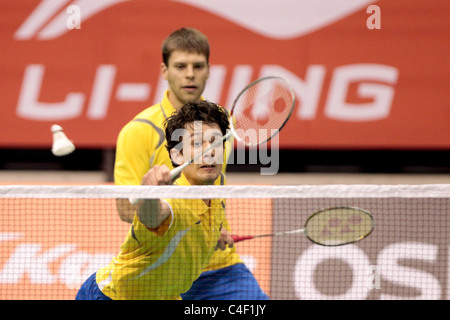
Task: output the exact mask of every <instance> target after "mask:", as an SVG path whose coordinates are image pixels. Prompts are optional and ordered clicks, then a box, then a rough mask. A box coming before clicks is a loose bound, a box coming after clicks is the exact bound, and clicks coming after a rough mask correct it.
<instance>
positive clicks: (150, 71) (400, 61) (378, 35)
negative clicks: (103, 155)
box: [0, 0, 450, 149]
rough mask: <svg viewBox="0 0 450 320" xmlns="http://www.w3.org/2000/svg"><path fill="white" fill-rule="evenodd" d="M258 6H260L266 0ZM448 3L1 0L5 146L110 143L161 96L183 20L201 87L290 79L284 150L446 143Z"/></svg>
mask: <svg viewBox="0 0 450 320" xmlns="http://www.w3.org/2000/svg"><path fill="white" fill-rule="evenodd" d="M262 4H264V5H262ZM449 6H450V5H449V3H448V2H446V1H438V0H421V1H414V3H411V1H408V0H397V1H387V0H379V1H377V0H354V1H347V0H320V1H319V0H318V1H314V2H311V1H297V0H294V1H284V2H283V5H282V6H280V3H279V2H278V1H276V0H265V1H257V0H253V1H246V3H245V4H243V3H242V2H240V1H237V0H229V1H220V0H209V1H199V0H171V1H168V0H165V1H163V0H154V1H144V0H102V1H100V0H99V1H85V0H62V1H53V0H41V1H38V0H33V1H32V0H14V1H12V0H9V1H3V2H2V4H1V5H0V8H1V9H0V19H1V21H2V28H1V30H0V37H1V43H2V48H1V55H2V59H1V60H0V70H1V76H0V79H1V86H0V93H1V96H2V102H3V106H2V108H1V111H0V113H1V116H0V122H1V123H0V125H1V132H2V133H1V134H0V147H4V148H16V147H19V148H35V147H36V148H37V147H39V148H42V147H43V148H47V147H48V148H50V146H51V133H50V126H51V125H52V124H54V123H57V124H60V125H61V126H63V128H64V129H65V132H66V133H67V135H68V136H69V137H70V139H71V140H73V141H74V143H75V144H76V145H77V147H79V148H114V146H115V142H116V138H117V134H118V132H119V130H120V129H121V127H122V126H123V125H124V124H125V123H126V122H127V121H129V120H130V119H131V118H132V117H133V116H134V115H135V114H136V113H138V112H139V111H140V110H142V109H144V108H146V107H148V106H150V105H152V104H154V103H155V102H158V101H160V99H161V96H162V92H163V91H164V89H165V88H166V83H165V82H164V81H163V80H161V78H160V74H159V72H160V71H159V65H160V63H161V54H160V46H161V42H162V41H163V39H164V38H165V37H166V36H167V35H168V34H169V33H170V32H172V31H173V30H175V29H177V28H180V27H182V26H191V27H194V28H197V29H199V30H201V31H203V32H204V33H205V34H206V35H207V36H208V38H209V39H210V42H211V47H212V53H211V54H212V56H211V77H210V80H209V83H208V86H207V89H206V91H205V97H206V98H208V99H209V100H211V101H217V102H219V103H221V104H222V105H224V106H228V107H229V106H230V104H231V101H232V100H233V98H234V96H235V95H236V93H237V92H238V91H239V90H240V89H241V88H243V87H244V86H245V85H246V84H248V83H249V82H250V81H252V80H254V79H256V78H259V77H261V76H265V75H272V74H279V75H283V76H285V77H286V78H288V79H289V80H290V81H291V82H292V83H293V85H294V89H295V93H296V96H297V99H298V103H297V106H296V108H295V110H294V114H293V116H292V118H291V120H290V121H289V123H288V125H287V126H286V127H285V129H283V132H282V134H281V136H280V138H279V145H280V147H281V148H292V149H306V148H318V149H340V148H347V149H348V148H352V149H381V148H384V149H449V148H450V108H449V101H450V91H449V90H448V89H447V85H448V83H449V74H450V64H448V52H450V45H449V42H448V38H449V35H450V31H449V30H450V19H449V14H448V12H450V10H449Z"/></svg>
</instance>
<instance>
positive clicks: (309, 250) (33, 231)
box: [0, 185, 450, 300]
mask: <svg viewBox="0 0 450 320" xmlns="http://www.w3.org/2000/svg"><path fill="white" fill-rule="evenodd" d="M132 197H135V198H141V199H144V198H154V199H159V198H170V199H203V198H223V199H225V200H224V201H225V202H226V206H225V207H226V209H225V210H226V218H227V220H228V222H229V224H230V226H231V229H232V233H233V234H246V235H258V234H268V233H276V232H281V231H288V230H294V229H299V228H302V227H303V225H304V223H305V222H306V220H307V219H308V217H309V216H310V215H311V214H313V213H314V212H316V211H318V210H321V209H323V208H328V207H336V206H351V207H358V208H361V209H364V210H367V211H369V212H371V214H372V215H373V217H374V221H375V229H374V231H373V232H372V234H371V235H370V236H369V237H367V238H366V239H364V240H362V241H361V242H358V243H355V244H350V245H346V246H341V247H323V246H319V245H317V244H314V243H312V242H310V241H309V240H308V239H307V238H306V237H305V236H304V235H302V234H291V235H284V236H277V237H268V238H258V239H253V240H247V241H242V242H239V243H236V244H235V249H236V251H237V252H238V254H239V256H240V258H241V259H242V261H243V262H244V263H245V265H246V266H247V267H248V269H249V270H250V271H251V272H252V273H253V275H254V276H255V278H256V279H257V281H258V283H259V286H260V287H261V288H262V289H263V291H264V292H266V293H267V294H268V296H269V297H270V299H273V300H295V299H448V298H449V297H450V277H449V267H448V266H449V259H450V258H449V257H450V232H449V230H450V228H449V227H450V224H449V222H450V185H409V186H407V185H396V186H376V185H370V186H369V185H351V186H349V185H326V186H214V187H203V186H196V187H183V186H163V187H140V186H133V187H132V186H128V187H125V186H30V185H27V186H0V219H1V223H0V228H1V229H0V246H1V249H0V299H2V300H5V299H20V300H25V299H45V300H52V299H58V300H61V299H74V298H75V296H76V294H77V292H78V289H79V288H80V286H81V284H82V283H83V282H84V281H85V280H86V279H87V278H88V277H89V276H91V275H92V274H93V273H94V272H96V271H98V270H99V269H101V268H103V267H105V266H106V265H108V264H109V263H110V262H111V260H112V258H113V257H115V256H117V255H118V253H119V252H120V250H121V246H122V244H123V243H124V241H125V239H126V237H127V235H128V234H129V233H130V230H131V225H130V224H129V223H126V222H124V221H122V220H121V219H120V217H119V215H118V212H117V207H116V199H118V198H121V199H128V198H132ZM182 202H183V201H182ZM181 207H182V206H180V212H181V211H182V209H181ZM189 214H192V212H191V211H190V212H186V215H187V216H188V215H189ZM195 222H196V221H193V224H194V225H195ZM170 228H179V226H178V225H171V226H170ZM141 231H142V230H141ZM141 231H139V232H141ZM152 232H153V231H152ZM187 235H189V233H187ZM135 236H136V238H137V240H140V241H141V242H142V243H145V241H147V238H145V237H144V238H142V235H141V233H137V235H135ZM187 239H190V241H191V242H189V241H187V242H186V244H185V250H189V248H190V246H193V247H194V244H193V243H192V242H193V241H192V239H194V238H187ZM200 241H204V242H205V241H206V240H205V238H201V240H200ZM180 243H181V242H180ZM211 245H212V244H211V243H209V244H207V245H206V246H207V247H208V248H210V247H211ZM170 246H173V249H174V251H176V250H177V246H176V245H174V243H173V242H172V243H171V244H169V245H168V247H170ZM122 249H123V246H122ZM169 251H170V250H169ZM194 254H195V253H194ZM197 258H198V257H196V258H191V260H189V259H185V260H183V259H178V262H176V263H175V262H173V263H171V264H168V262H162V263H160V267H164V268H166V270H170V272H171V273H167V274H165V277H168V279H169V280H170V279H172V280H173V279H175V280H176V281H184V280H186V278H189V277H193V275H192V274H194V275H195V272H194V271H192V270H193V269H194V267H193V266H192V265H193V262H192V260H195V259H197ZM196 263H198V261H197V262H196ZM200 265H201V263H200ZM201 266H203V265H201ZM153 270H158V267H155V268H154V269H153ZM188 274H189V275H188ZM180 279H181V280H180ZM167 283H169V282H167ZM211 283H213V282H211ZM211 285H213V284H211ZM137 286H139V284H137ZM167 286H169V285H167ZM238 289H239V290H244V291H245V289H246V288H238ZM134 290H141V291H142V290H152V291H155V290H156V291H157V290H161V292H165V290H168V289H167V288H164V286H159V285H158V286H154V285H153V286H152V283H151V281H150V283H148V284H146V285H145V286H140V287H137V288H134ZM174 290H176V289H174Z"/></svg>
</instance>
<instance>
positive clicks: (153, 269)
mask: <svg viewBox="0 0 450 320" xmlns="http://www.w3.org/2000/svg"><path fill="white" fill-rule="evenodd" d="M176 184H179V185H190V184H189V182H188V180H187V179H186V177H185V176H184V175H181V177H180V178H179V179H177V181H176ZM164 201H166V203H167V204H168V205H169V206H170V209H171V215H170V216H169V217H168V218H167V219H166V221H165V222H164V223H163V224H162V225H161V226H160V227H158V228H157V229H149V228H147V227H146V226H144V225H143V224H142V223H141V222H140V221H139V219H138V216H137V214H135V216H134V220H133V223H132V225H131V227H130V230H129V232H128V234H127V237H126V239H125V241H124V243H123V244H122V246H121V249H120V253H119V254H118V255H117V256H116V257H114V258H113V260H112V261H111V263H110V264H109V265H108V266H106V267H104V268H101V269H99V270H98V271H97V275H96V280H97V284H98V287H99V288H100V290H101V291H102V292H103V293H104V294H105V295H106V296H108V297H110V298H111V299H113V300H121V299H127V300H130V299H131V300H143V299H151V300H160V299H161V300H177V299H180V294H181V293H184V292H186V291H188V290H189V288H190V287H191V285H192V283H193V281H195V280H196V279H197V278H198V277H199V276H200V274H201V273H202V271H203V270H204V268H205V267H206V265H207V264H208V263H209V261H210V259H211V257H212V255H213V253H214V252H215V247H216V245H217V241H218V239H219V237H220V231H221V229H222V227H223V221H224V219H225V205H224V203H223V200H222V199H211V202H210V205H209V206H207V205H206V204H205V202H204V201H203V200H201V199H165V200H164Z"/></svg>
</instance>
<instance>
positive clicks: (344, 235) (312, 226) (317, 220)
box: [232, 207, 374, 246]
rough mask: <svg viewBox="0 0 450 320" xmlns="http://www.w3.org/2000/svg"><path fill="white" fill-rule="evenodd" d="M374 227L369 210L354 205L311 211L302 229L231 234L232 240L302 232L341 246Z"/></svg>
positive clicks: (356, 239)
mask: <svg viewBox="0 0 450 320" xmlns="http://www.w3.org/2000/svg"><path fill="white" fill-rule="evenodd" d="M373 229H374V219H373V217H372V215H371V214H370V212H368V211H366V210H363V209H359V208H354V207H335V208H328V209H323V210H320V211H317V212H315V213H313V214H312V215H311V216H310V217H309V218H308V220H306V223H305V225H304V227H303V229H298V230H292V231H284V232H277V233H272V234H262V235H256V236H238V235H233V236H232V237H233V240H234V242H239V241H243V240H250V239H255V238H262V237H274V236H281V235H287V234H303V235H305V236H306V237H307V238H308V239H309V240H311V241H312V242H314V243H316V244H319V245H322V246H342V245H345V244H350V243H354V242H357V241H360V240H362V239H364V238H366V237H367V236H368V235H369V234H371V233H372V231H373Z"/></svg>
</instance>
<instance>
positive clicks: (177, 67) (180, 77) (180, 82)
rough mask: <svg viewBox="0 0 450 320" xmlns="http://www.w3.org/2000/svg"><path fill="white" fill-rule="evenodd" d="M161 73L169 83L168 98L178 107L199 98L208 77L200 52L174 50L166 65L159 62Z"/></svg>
mask: <svg viewBox="0 0 450 320" xmlns="http://www.w3.org/2000/svg"><path fill="white" fill-rule="evenodd" d="M161 74H162V77H163V78H164V79H165V80H167V81H168V84H169V100H170V102H171V103H172V105H173V106H174V107H175V108H176V109H178V108H180V107H181V106H182V105H184V104H185V103H186V102H192V101H198V100H199V99H200V97H201V95H202V93H203V90H204V89H205V85H206V81H207V80H208V78H209V65H208V62H207V61H206V57H205V56H204V55H202V54H198V53H195V52H187V51H179V50H175V51H174V52H172V54H171V55H170V58H169V61H168V65H165V64H164V63H162V64H161Z"/></svg>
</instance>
